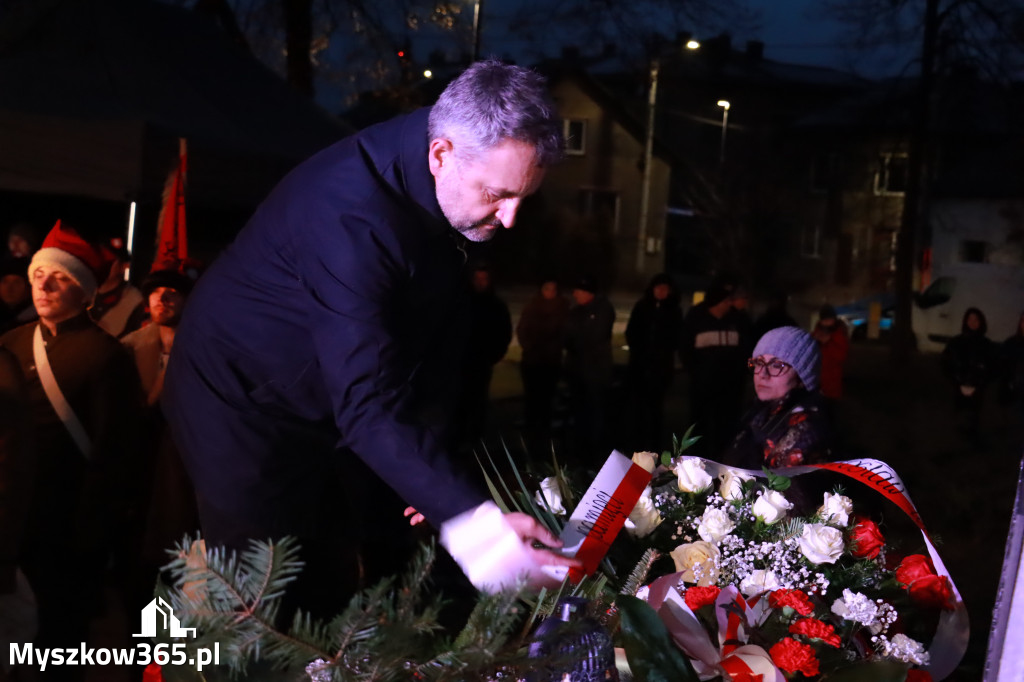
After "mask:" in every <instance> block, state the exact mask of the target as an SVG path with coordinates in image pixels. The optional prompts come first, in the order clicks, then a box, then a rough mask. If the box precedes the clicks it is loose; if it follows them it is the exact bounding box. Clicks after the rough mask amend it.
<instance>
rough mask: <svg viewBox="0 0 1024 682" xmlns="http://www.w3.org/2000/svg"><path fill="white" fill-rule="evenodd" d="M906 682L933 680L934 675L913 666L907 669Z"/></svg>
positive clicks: (928, 681) (927, 681)
mask: <svg viewBox="0 0 1024 682" xmlns="http://www.w3.org/2000/svg"><path fill="white" fill-rule="evenodd" d="M906 682H932V676H931V675H930V674H929V673H928V671H927V670H921V669H920V668H911V669H910V670H908V671H907V680H906Z"/></svg>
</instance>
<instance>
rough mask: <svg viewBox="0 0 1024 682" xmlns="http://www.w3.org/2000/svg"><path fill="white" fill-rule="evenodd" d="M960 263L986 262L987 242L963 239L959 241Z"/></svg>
mask: <svg viewBox="0 0 1024 682" xmlns="http://www.w3.org/2000/svg"><path fill="white" fill-rule="evenodd" d="M960 262H961V263H987V262H988V242H983V241H976V240H971V239H965V240H964V241H962V242H960Z"/></svg>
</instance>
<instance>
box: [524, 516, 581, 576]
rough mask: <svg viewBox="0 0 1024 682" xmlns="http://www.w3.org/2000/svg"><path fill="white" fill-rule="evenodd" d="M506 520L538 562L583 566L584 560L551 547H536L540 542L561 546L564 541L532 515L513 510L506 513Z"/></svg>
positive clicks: (570, 566) (572, 566)
mask: <svg viewBox="0 0 1024 682" xmlns="http://www.w3.org/2000/svg"><path fill="white" fill-rule="evenodd" d="M505 520H506V521H508V525H510V526H512V530H514V531H515V532H516V535H518V536H519V539H520V540H522V541H523V545H524V546H525V547H526V550H527V551H528V552H529V553H530V555H531V556H532V557H533V560H534V561H536V562H537V563H538V564H541V565H546V566H567V567H569V568H580V567H581V566H583V562H582V561H580V560H579V559H576V558H574V557H566V556H562V555H561V554H558V553H557V552H553V551H551V550H550V549H545V548H542V547H535V546H534V543H538V542H539V543H540V544H542V545H545V546H546V547H561V546H562V541H561V539H559V538H558V537H556V536H555V535H554V534H552V533H551V531H549V530H548V529H547V528H545V527H544V526H543V525H541V524H540V522H538V521H537V520H536V519H535V518H533V517H532V516H530V515H528V514H523V513H521V512H511V513H509V514H505Z"/></svg>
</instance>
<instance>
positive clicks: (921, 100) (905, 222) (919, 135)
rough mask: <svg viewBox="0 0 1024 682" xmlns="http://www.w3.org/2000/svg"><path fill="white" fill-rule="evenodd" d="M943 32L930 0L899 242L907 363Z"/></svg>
mask: <svg viewBox="0 0 1024 682" xmlns="http://www.w3.org/2000/svg"><path fill="white" fill-rule="evenodd" d="M938 33H939V0H928V1H927V4H926V5H925V14H924V38H923V39H922V41H921V79H920V81H919V83H918V86H917V97H916V99H915V101H914V105H913V119H912V121H911V126H912V127H911V129H910V148H909V149H908V153H907V191H906V193H905V194H904V195H903V216H902V220H901V221H900V229H899V232H898V238H897V241H896V315H895V319H894V320H893V343H892V348H891V350H892V357H893V360H894V361H896V362H897V363H902V362H905V361H906V360H907V359H908V358H909V357H910V353H911V350H912V349H913V346H914V329H913V300H912V298H913V288H914V287H913V284H914V254H915V237H916V236H917V233H918V232H919V231H920V223H921V215H922V205H923V203H924V202H923V200H922V199H923V197H924V194H925V188H924V185H925V172H924V170H925V154H926V152H927V135H928V127H929V125H930V120H931V116H930V109H931V96H932V83H933V81H934V72H935V45H936V41H937V36H938Z"/></svg>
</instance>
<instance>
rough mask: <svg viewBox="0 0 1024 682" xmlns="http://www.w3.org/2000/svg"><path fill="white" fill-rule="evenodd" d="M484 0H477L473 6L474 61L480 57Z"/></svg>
mask: <svg viewBox="0 0 1024 682" xmlns="http://www.w3.org/2000/svg"><path fill="white" fill-rule="evenodd" d="M483 11H484V0H476V5H474V6H473V61H474V62H475V61H478V60H479V59H480V23H481V21H482V19H483Z"/></svg>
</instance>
